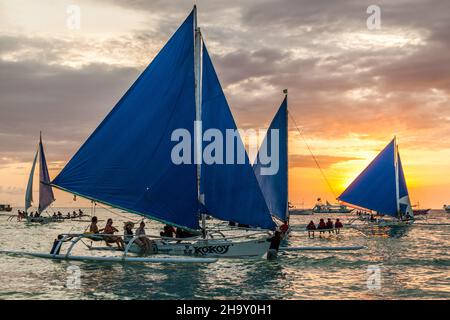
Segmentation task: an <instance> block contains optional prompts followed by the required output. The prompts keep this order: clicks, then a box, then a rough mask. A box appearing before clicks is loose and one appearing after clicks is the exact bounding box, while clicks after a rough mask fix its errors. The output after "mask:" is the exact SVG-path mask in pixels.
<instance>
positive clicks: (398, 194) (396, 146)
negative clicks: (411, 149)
mask: <svg viewBox="0 0 450 320" xmlns="http://www.w3.org/2000/svg"><path fill="white" fill-rule="evenodd" d="M394 163H395V196H396V197H395V199H396V201H397V217H398V218H400V185H399V175H398V145H397V136H395V137H394Z"/></svg>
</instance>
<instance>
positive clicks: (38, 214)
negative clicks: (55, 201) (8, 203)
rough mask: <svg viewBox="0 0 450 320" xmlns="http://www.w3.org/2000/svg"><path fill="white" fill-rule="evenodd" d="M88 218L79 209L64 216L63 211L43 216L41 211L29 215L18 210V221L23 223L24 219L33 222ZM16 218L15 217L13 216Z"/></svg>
mask: <svg viewBox="0 0 450 320" xmlns="http://www.w3.org/2000/svg"><path fill="white" fill-rule="evenodd" d="M84 216H86V214H85V213H84V212H83V210H81V209H78V212H77V211H75V210H74V211H72V212H70V211H69V212H68V213H67V214H63V213H62V212H61V211H58V212H53V215H52V216H42V212H39V211H31V212H30V213H28V212H27V211H23V210H17V221H22V220H23V219H27V218H31V220H34V219H36V220H39V218H44V217H45V218H53V219H55V220H64V219H76V218H82V217H84ZM13 217H14V216H13Z"/></svg>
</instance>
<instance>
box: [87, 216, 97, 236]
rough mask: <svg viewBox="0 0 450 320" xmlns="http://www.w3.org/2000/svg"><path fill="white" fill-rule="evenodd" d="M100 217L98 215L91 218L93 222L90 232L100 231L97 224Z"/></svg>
mask: <svg viewBox="0 0 450 320" xmlns="http://www.w3.org/2000/svg"><path fill="white" fill-rule="evenodd" d="M97 222H98V219H97V217H96V216H93V217H92V219H91V224H90V225H89V233H94V234H95V233H99V230H98V226H97Z"/></svg>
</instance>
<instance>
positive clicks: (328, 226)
mask: <svg viewBox="0 0 450 320" xmlns="http://www.w3.org/2000/svg"><path fill="white" fill-rule="evenodd" d="M326 226H327V229H328V233H331V232H332V231H333V227H334V226H333V221H331V219H330V218H328V220H327V224H326Z"/></svg>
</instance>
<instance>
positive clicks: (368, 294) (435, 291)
mask: <svg viewBox="0 0 450 320" xmlns="http://www.w3.org/2000/svg"><path fill="white" fill-rule="evenodd" d="M62 211H63V212H67V209H62ZM85 212H87V213H89V212H90V211H89V209H87V210H86V211H85ZM118 214H120V216H119V215H117V214H113V213H111V212H109V211H107V210H105V209H97V212H96V215H97V216H98V217H99V219H103V220H104V219H106V218H108V217H112V218H113V219H114V221H115V224H116V226H118V227H119V228H120V229H121V228H122V222H123V221H125V220H137V218H136V216H133V215H127V214H126V213H123V212H119V213H118ZM320 217H326V216H292V217H291V224H292V226H293V228H294V231H293V233H292V236H291V238H290V240H289V245H291V246H320V245H323V246H350V245H365V246H367V249H365V250H360V251H354V252H289V253H287V252H286V253H282V254H280V256H279V259H278V260H277V261H266V260H264V259H257V260H254V259H251V260H248V259H242V260H241V259H232V260H231V259H230V260H219V261H218V262H217V263H213V264H201V265H200V264H193V265H185V264H183V265H180V264H178V265H177V264H118V263H97V262H95V263H94V262H67V261H52V260H47V259H39V258H24V257H15V256H7V255H0V259H1V260H0V261H1V262H0V299H211V298H212V299H408V298H411V299H449V298H450V214H446V213H444V212H442V211H433V212H432V213H431V214H430V215H429V217H428V219H426V220H421V221H418V222H417V224H416V225H413V226H409V227H404V228H397V229H390V230H387V231H386V232H382V234H380V235H375V236H374V235H370V233H371V231H370V230H366V235H364V234H362V233H360V232H358V231H356V230H353V229H347V230H344V231H343V233H342V234H341V235H340V236H331V237H329V236H326V237H323V238H316V239H308V238H307V235H306V233H305V232H303V228H304V225H305V223H307V222H309V220H311V219H313V220H314V221H316V222H317V221H318V219H319V218H320ZM336 217H337V216H332V217H331V218H336ZM341 218H343V220H344V221H346V220H347V218H345V217H341ZM443 224H447V225H443ZM87 225H88V223H87V222H62V223H52V224H48V225H27V224H26V223H23V222H22V223H19V222H16V221H15V220H13V221H8V217H7V216H6V215H0V229H1V230H2V232H1V233H0V249H12V250H25V251H35V252H48V251H49V250H50V248H51V244H52V242H53V239H54V238H55V236H56V235H57V234H59V233H64V232H82V231H83V230H84V228H85V227H86V226H87ZM99 225H100V226H103V225H104V221H102V222H100V223H99ZM160 227H161V225H160V224H158V223H154V222H151V223H147V229H148V231H147V233H151V234H157V233H159V228H160ZM77 250H79V251H77V252H76V253H86V252H87V250H86V249H85V248H83V245H81V244H80V247H79V248H78V249H77ZM74 266H75V268H74ZM76 267H78V268H79V271H80V276H81V277H80V285H79V288H73V287H74V286H73V285H71V283H72V284H73V282H70V279H71V278H70V277H71V276H72V275H73V274H74V271H73V270H78V269H77V268H76ZM368 270H375V271H372V272H369V271H368ZM377 270H379V273H378V271H377ZM373 272H375V273H373ZM378 274H379V277H378ZM68 277H69V281H68ZM374 277H375V278H376V279H379V280H380V281H377V280H376V279H375V280H374V281H375V282H373V281H372V280H373V279H374ZM75 287H76V285H75Z"/></svg>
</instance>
